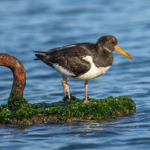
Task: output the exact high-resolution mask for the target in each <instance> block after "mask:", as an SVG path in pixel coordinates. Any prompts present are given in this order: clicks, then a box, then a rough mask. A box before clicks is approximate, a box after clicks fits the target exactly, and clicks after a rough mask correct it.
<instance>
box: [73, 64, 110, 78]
mask: <svg viewBox="0 0 150 150" xmlns="http://www.w3.org/2000/svg"><path fill="white" fill-rule="evenodd" d="M109 68H110V66H108V67H99V68H97V67H95V66H92V67H91V69H90V70H89V71H88V72H86V73H84V74H82V75H80V76H78V77H74V78H75V79H78V80H90V79H93V78H97V77H99V76H102V75H103V74H105V73H106V71H107V70H108V69H109Z"/></svg>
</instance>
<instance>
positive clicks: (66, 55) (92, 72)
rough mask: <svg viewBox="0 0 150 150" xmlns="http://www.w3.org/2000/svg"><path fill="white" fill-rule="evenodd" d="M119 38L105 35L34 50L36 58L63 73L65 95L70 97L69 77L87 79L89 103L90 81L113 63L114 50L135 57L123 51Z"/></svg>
mask: <svg viewBox="0 0 150 150" xmlns="http://www.w3.org/2000/svg"><path fill="white" fill-rule="evenodd" d="M117 43H118V41H117V38H116V37H114V36H112V35H105V36H102V37H100V38H99V39H98V41H97V42H96V43H77V44H72V45H67V46H64V47H57V48H53V49H50V50H48V51H45V52H42V51H34V52H35V53H38V54H35V55H36V56H37V58H35V60H42V61H43V62H44V63H46V64H47V65H49V66H50V67H52V68H54V69H56V70H57V71H58V72H59V73H61V74H62V77H63V80H62V81H61V82H62V85H63V87H64V95H65V97H66V93H67V95H68V98H69V99H70V91H69V85H68V83H67V77H66V76H69V77H71V78H74V79H78V80H84V81H85V100H84V103H88V102H89V101H88V99H87V89H88V81H89V80H90V79H93V78H97V77H99V76H101V75H103V74H105V73H106V71H107V70H108V69H109V68H110V66H111V65H112V63H113V54H112V52H113V51H114V50H116V51H118V52H120V53H122V54H123V55H125V56H127V57H128V58H130V59H133V60H134V58H133V57H132V56H130V55H129V54H128V53H126V52H125V51H123V50H122V49H121V48H120V47H119V46H118V45H117Z"/></svg>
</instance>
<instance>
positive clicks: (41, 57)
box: [33, 51, 46, 60]
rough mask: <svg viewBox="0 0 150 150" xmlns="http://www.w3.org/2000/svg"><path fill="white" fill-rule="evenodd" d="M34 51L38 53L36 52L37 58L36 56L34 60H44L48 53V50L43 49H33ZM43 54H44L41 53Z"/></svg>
mask: <svg viewBox="0 0 150 150" xmlns="http://www.w3.org/2000/svg"><path fill="white" fill-rule="evenodd" d="M33 52H34V53H38V54H35V56H36V57H37V58H35V59H34V60H43V59H44V56H45V55H46V52H42V51H33ZM40 54H42V55H40Z"/></svg>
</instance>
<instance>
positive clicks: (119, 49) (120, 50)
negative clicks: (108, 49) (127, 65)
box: [114, 45, 134, 60]
mask: <svg viewBox="0 0 150 150" xmlns="http://www.w3.org/2000/svg"><path fill="white" fill-rule="evenodd" d="M114 49H115V50H116V51H118V52H120V53H121V54H123V55H125V56H126V57H128V58H130V59H132V60H134V58H133V57H132V56H130V55H129V54H128V53H126V52H125V51H124V50H122V49H121V48H120V47H119V46H118V45H116V46H114Z"/></svg>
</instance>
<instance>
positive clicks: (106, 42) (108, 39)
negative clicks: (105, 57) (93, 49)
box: [97, 35, 118, 52]
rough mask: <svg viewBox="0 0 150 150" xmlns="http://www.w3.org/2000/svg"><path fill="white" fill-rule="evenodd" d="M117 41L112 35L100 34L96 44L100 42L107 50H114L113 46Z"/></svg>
mask: <svg viewBox="0 0 150 150" xmlns="http://www.w3.org/2000/svg"><path fill="white" fill-rule="evenodd" d="M117 43H118V41H117V38H116V37H114V36H112V35H105V36H102V37H100V38H99V39H98V41H97V44H100V45H101V47H102V48H103V49H104V50H106V51H108V52H112V51H114V46H116V45H117Z"/></svg>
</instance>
